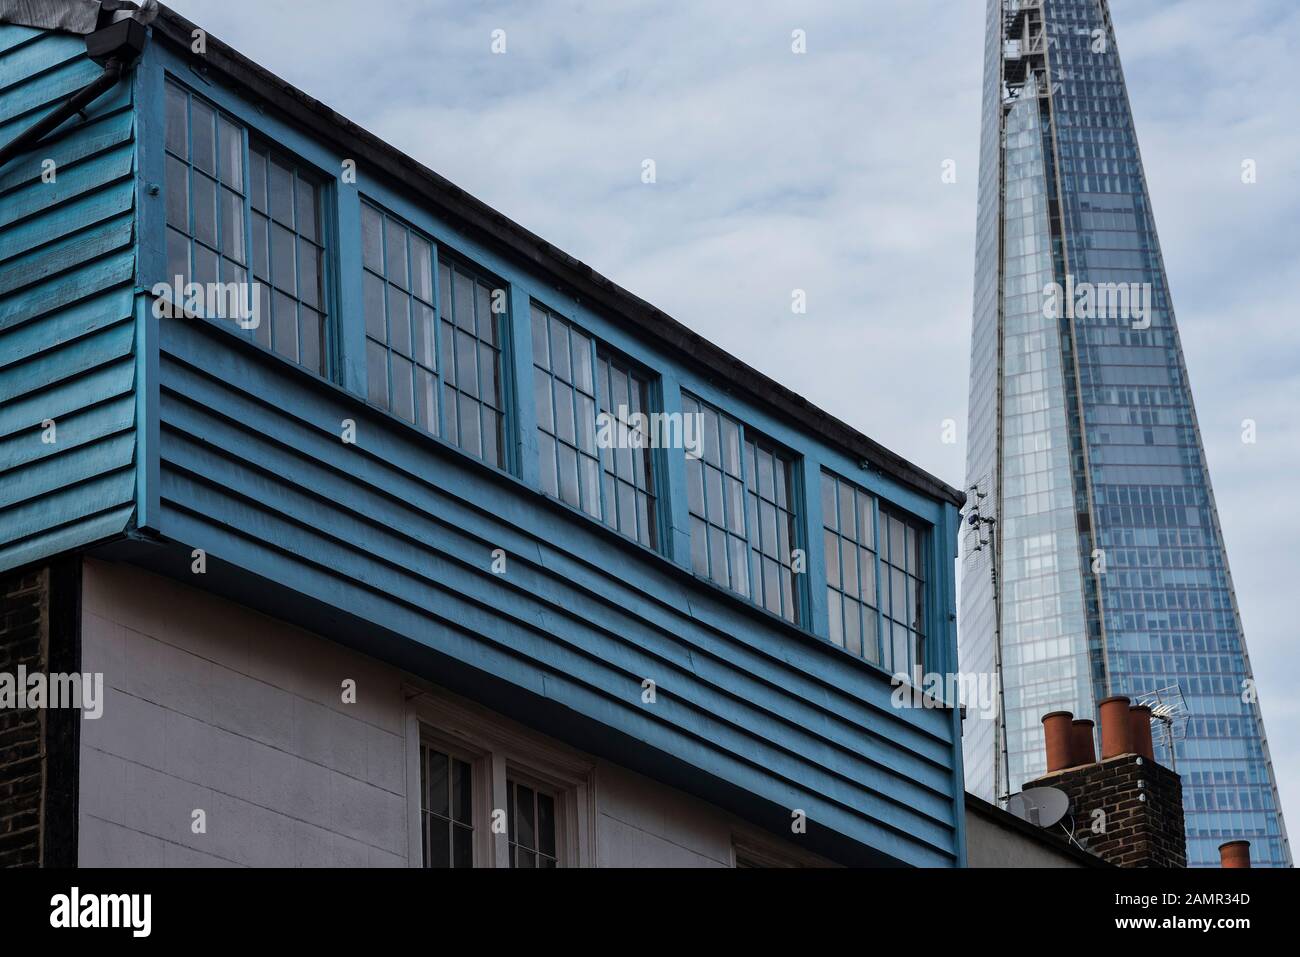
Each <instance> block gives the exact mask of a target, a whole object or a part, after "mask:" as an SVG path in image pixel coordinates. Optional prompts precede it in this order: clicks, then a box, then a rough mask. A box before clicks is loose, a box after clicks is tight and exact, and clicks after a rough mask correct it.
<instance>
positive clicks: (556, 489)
mask: <svg viewBox="0 0 1300 957" xmlns="http://www.w3.org/2000/svg"><path fill="white" fill-rule="evenodd" d="M537 457H538V461H539V464H540V465H541V469H542V477H541V482H542V491H543V492H545V493H546V494H547V495H553V496H558V495H559V494H560V486H559V479H558V477H557V475H556V471H555V440H554V439H553V438H551V437H550V436H549V435H541V434H539V435H538V436H537Z"/></svg>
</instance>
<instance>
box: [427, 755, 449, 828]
mask: <svg viewBox="0 0 1300 957" xmlns="http://www.w3.org/2000/svg"><path fill="white" fill-rule="evenodd" d="M447 761H448V759H447V755H445V754H443V753H441V752H440V751H434V750H433V749H431V748H426V749H425V767H426V787H425V796H424V801H425V804H424V806H425V809H426V810H428V811H431V812H432V813H434V814H440V815H442V816H443V817H446V816H447V807H448V805H447V795H448V793H449V792H448V765H447Z"/></svg>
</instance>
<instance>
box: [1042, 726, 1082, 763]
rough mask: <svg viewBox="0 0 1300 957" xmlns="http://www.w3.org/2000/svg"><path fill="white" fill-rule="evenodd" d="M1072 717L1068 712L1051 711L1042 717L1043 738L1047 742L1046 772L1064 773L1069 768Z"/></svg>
mask: <svg viewBox="0 0 1300 957" xmlns="http://www.w3.org/2000/svg"><path fill="white" fill-rule="evenodd" d="M1072 720H1074V715H1072V714H1070V712H1068V711H1053V712H1052V713H1051V714H1045V715H1043V737H1044V738H1045V739H1046V741H1047V771H1048V773H1049V774H1050V773H1051V772H1053V771H1064V770H1065V769H1066V768H1068V767H1069V766H1070V753H1071V750H1072V749H1071V747H1070V722H1071V721H1072Z"/></svg>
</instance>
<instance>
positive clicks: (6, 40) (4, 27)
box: [0, 23, 45, 55]
mask: <svg viewBox="0 0 1300 957" xmlns="http://www.w3.org/2000/svg"><path fill="white" fill-rule="evenodd" d="M44 34H45V31H43V30H37V29H36V28H35V27H23V26H19V25H18V24H16V23H0V55H12V54H10V51H12V50H17V49H18V48H19V47H21V46H25V45H27V44H29V43H33V42H36V43H39V42H40V39H41V38H42V37H43V36H44Z"/></svg>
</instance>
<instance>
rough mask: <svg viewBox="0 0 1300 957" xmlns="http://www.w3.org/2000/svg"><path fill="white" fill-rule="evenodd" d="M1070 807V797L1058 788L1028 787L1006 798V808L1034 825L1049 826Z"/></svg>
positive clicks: (1063, 815)
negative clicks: (1026, 789)
mask: <svg viewBox="0 0 1300 957" xmlns="http://www.w3.org/2000/svg"><path fill="white" fill-rule="evenodd" d="M1069 809H1070V798H1069V796H1067V795H1066V793H1065V792H1064V791H1062V790H1061V789H1060V788H1030V789H1029V790H1028V791H1021V792H1020V793H1019V794H1013V795H1011V797H1010V798H1008V799H1007V810H1008V811H1010V812H1011V813H1012V814H1014V815H1015V816H1016V817H1018V818H1020V819H1022V820H1025V821H1028V822H1029V823H1030V824H1033V825H1035V826H1036V827H1051V826H1052V825H1053V824H1055V823H1056V822H1057V821H1059V820H1060V819H1061V818H1063V817H1065V812H1066V811H1068V810H1069Z"/></svg>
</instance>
